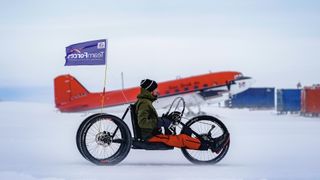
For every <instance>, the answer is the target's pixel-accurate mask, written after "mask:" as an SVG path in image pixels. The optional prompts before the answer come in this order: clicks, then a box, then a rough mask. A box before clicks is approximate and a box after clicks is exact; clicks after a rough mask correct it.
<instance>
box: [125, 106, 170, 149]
mask: <svg viewBox="0 0 320 180" xmlns="http://www.w3.org/2000/svg"><path fill="white" fill-rule="evenodd" d="M130 115H131V122H132V131H133V140H132V149H145V150H170V149H173V148H174V147H172V146H168V145H166V144H164V143H160V142H159V143H151V142H147V141H144V140H143V139H142V137H141V129H140V127H139V124H138V118H137V114H136V104H130Z"/></svg>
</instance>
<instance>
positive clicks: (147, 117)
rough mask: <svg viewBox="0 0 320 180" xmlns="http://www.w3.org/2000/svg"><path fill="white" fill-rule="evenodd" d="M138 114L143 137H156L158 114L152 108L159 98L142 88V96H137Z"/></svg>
mask: <svg viewBox="0 0 320 180" xmlns="http://www.w3.org/2000/svg"><path fill="white" fill-rule="evenodd" d="M137 98H138V101H137V103H136V114H137V118H138V125H139V127H140V128H141V136H142V138H143V139H148V138H149V137H152V136H153V135H154V132H155V131H156V129H157V122H158V114H157V111H156V110H155V109H154V107H153V106H152V102H154V101H155V100H156V99H157V98H156V97H154V96H152V94H151V93H150V92H149V91H147V90H145V89H143V88H141V92H140V94H139V95H138V96H137Z"/></svg>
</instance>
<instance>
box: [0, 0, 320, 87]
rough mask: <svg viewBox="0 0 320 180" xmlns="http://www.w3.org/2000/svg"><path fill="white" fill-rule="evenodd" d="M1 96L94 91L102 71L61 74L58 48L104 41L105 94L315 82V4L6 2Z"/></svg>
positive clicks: (318, 46) (318, 32)
mask: <svg viewBox="0 0 320 180" xmlns="http://www.w3.org/2000/svg"><path fill="white" fill-rule="evenodd" d="M0 17H1V18H0V39H1V43H0V49H1V56H0V68H1V71H0V87H2V88H3V87H6V88H7V87H10V88H12V87H16V88H21V87H26V86H28V87H49V88H53V78H54V77H56V76H58V75H60V74H65V73H71V74H73V75H74V76H75V77H77V78H78V79H79V81H80V82H82V83H83V84H84V85H85V86H86V87H87V88H88V89H89V90H91V91H100V90H101V89H102V85H103V75H104V68H103V66H95V67H90V66H81V67H64V66H63V65H64V61H65V60H64V56H65V47H66V46H68V45H70V44H73V43H77V42H82V41H88V40H95V39H104V38H106V39H108V40H109V49H108V60H107V61H108V71H107V72H108V73H107V74H108V81H107V82H108V85H107V89H118V88H121V76H120V74H121V72H124V74H125V85H126V86H127V87H128V86H136V85H138V84H139V82H140V80H141V79H143V78H152V79H155V80H157V81H164V80H169V79H175V78H176V76H178V75H180V76H182V77H185V76H191V75H197V74H203V73H207V72H209V71H212V72H215V71H225V70H233V71H240V72H242V73H243V74H244V75H247V76H251V77H253V78H254V79H256V84H255V86H276V87H295V85H296V84H297V82H298V81H301V82H302V84H303V85H312V84H314V83H319V67H320V58H319V57H320V1H307V0H304V1H302V0H299V1H297V0H268V1H262V0H261V1H251V0H250V1H239V0H234V1H214V0H208V1H204V0H198V1H187V0H161V1H160V0H158V1H150V0H138V1H134V0H127V1H126V0H115V1H107V0H101V1H94V0H91V1H80V0H78V1H62V0H55V1H44V0H39V1H37V0H24V1H18V0H11V1H6V2H1V7H0Z"/></svg>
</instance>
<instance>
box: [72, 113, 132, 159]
mask: <svg viewBox="0 0 320 180" xmlns="http://www.w3.org/2000/svg"><path fill="white" fill-rule="evenodd" d="M131 144H132V139H131V133H130V130H129V128H128V126H127V125H126V124H125V123H124V122H123V121H122V120H121V119H119V118H118V117H116V116H112V115H108V114H97V115H93V116H91V117H90V118H87V119H86V120H85V121H84V122H83V123H82V124H81V125H80V127H79V129H78V132H77V147H78V149H79V151H80V153H81V154H82V156H84V157H85V158H86V159H87V160H89V161H91V162H92V163H95V164H97V165H115V164H117V163H119V162H121V161H122V160H123V159H124V158H125V157H126V156H127V155H128V153H129V151H130V149H131Z"/></svg>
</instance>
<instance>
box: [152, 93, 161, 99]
mask: <svg viewBox="0 0 320 180" xmlns="http://www.w3.org/2000/svg"><path fill="white" fill-rule="evenodd" d="M151 94H152V96H153V97H154V98H156V99H158V96H159V93H158V92H153V93H151Z"/></svg>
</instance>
